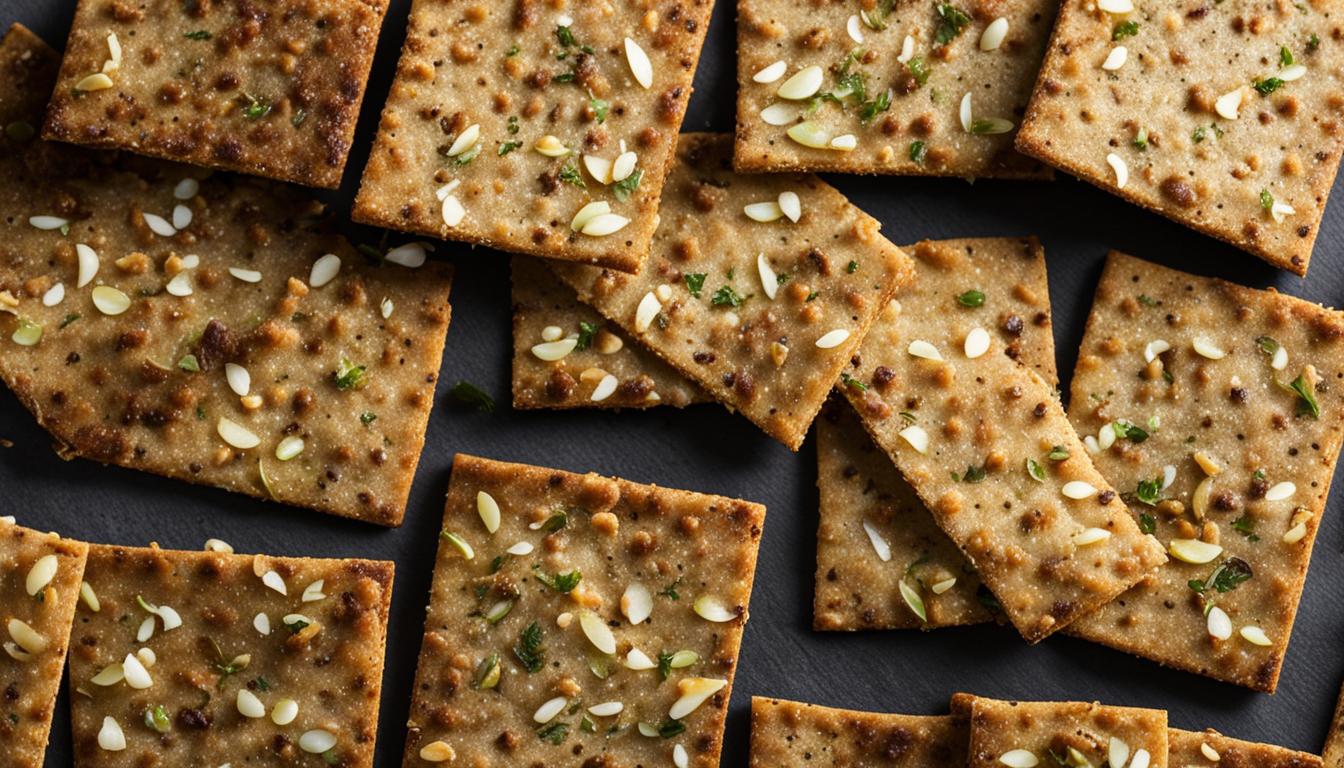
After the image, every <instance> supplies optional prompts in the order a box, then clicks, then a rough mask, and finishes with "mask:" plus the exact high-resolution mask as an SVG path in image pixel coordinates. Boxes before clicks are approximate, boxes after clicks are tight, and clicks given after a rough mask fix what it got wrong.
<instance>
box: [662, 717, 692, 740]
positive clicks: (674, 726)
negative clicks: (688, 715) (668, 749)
mask: <svg viewBox="0 0 1344 768" xmlns="http://www.w3.org/2000/svg"><path fill="white" fill-rule="evenodd" d="M685 731H686V724H685V723H683V722H681V721H680V720H672V719H670V718H669V719H667V720H664V721H663V722H661V723H659V724H658V735H659V736H662V737H663V738H664V739H670V738H673V737H674V736H680V735H681V734H682V733H684V732H685Z"/></svg>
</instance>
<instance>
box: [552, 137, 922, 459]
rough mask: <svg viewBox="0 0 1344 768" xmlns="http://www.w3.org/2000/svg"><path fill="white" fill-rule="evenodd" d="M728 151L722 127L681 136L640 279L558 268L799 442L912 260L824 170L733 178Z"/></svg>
mask: <svg viewBox="0 0 1344 768" xmlns="http://www.w3.org/2000/svg"><path fill="white" fill-rule="evenodd" d="M731 151H732V147H731V137H729V136H727V135H724V134H693V133H688V134H684V135H683V136H682V137H681V142H680V144H679V145H678V147H677V162H676V164H675V165H674V166H673V169H672V171H671V173H670V174H669V175H668V186H667V194H666V195H664V196H663V207H662V210H661V211H660V212H659V217H660V220H661V223H660V224H659V226H658V233H657V234H656V235H655V237H654V244H653V251H652V253H651V254H650V258H649V263H648V264H647V265H646V266H645V268H644V271H643V272H641V273H640V274H639V275H623V274H618V273H615V272H612V271H610V270H603V269H600V268H597V267H586V266H579V265H575V264H561V263H553V264H552V265H551V266H552V269H554V270H555V271H556V274H558V275H559V276H560V278H561V279H562V280H564V281H565V282H566V283H568V284H569V285H570V286H571V287H573V288H574V289H575V290H576V291H577V292H578V295H579V299H580V300H581V301H583V302H584V303H586V304H589V305H591V306H593V307H594V308H596V309H597V310H598V311H599V312H601V313H602V314H603V315H604V316H605V317H607V319H609V320H611V321H612V322H614V323H616V324H618V325H620V326H621V327H622V328H624V329H625V330H626V331H627V332H628V333H629V334H630V335H631V336H632V337H633V338H634V339H635V340H637V341H639V342H641V343H643V344H644V345H645V346H647V347H648V348H649V349H652V350H653V351H654V352H655V353H657V354H658V356H659V357H661V358H663V359H664V360H666V361H667V362H668V363H670V364H671V365H672V366H673V367H674V368H676V369H677V370H678V371H680V372H681V373H682V374H684V375H686V376H687V377H688V378H690V379H691V380H693V381H694V382H695V383H697V384H699V385H700V386H701V387H703V388H704V389H705V391H706V392H708V393H709V394H710V395H711V396H713V397H714V398H715V399H717V400H718V401H719V402H721V403H723V404H724V405H726V406H728V407H729V408H732V409H735V410H738V411H741V412H742V414H743V415H744V416H746V417H747V418H748V419H751V420H752V421H753V422H754V423H755V424H756V425H757V426H759V427H760V428H761V429H763V430H765V432H766V433H767V434H769V435H770V436H771V437H774V438H775V439H777V440H779V441H780V442H782V443H784V444H785V445H787V446H789V447H790V448H792V449H794V450H797V449H798V446H800V445H801V444H802V442H803V438H804V437H805V436H806V435H807V428H808V425H809V424H811V423H812V419H813V418H814V417H815V416H816V414H817V412H818V411H819V410H821V405H822V403H824V402H825V400H826V395H827V393H828V392H829V391H830V389H831V385H832V383H833V382H834V381H835V380H836V378H837V377H838V376H839V375H840V370H841V368H843V367H844V365H845V363H846V362H847V361H848V360H849V358H850V356H851V355H852V354H853V353H854V351H855V350H856V349H857V348H858V344H859V341H860V340H861V339H862V338H863V336H864V334H865V333H867V330H868V326H869V325H870V324H871V323H872V321H873V318H874V317H876V316H877V312H878V310H879V309H880V308H881V307H882V305H883V304H885V303H886V300H887V299H888V298H889V297H890V296H891V295H892V293H893V291H895V289H896V286H897V285H899V284H900V282H901V281H902V280H904V279H905V277H906V276H907V275H908V273H909V268H910V260H909V259H908V258H907V257H906V256H905V254H903V253H901V251H900V249H898V248H897V247H896V246H894V245H892V244H891V243H889V242H887V240H886V239H885V238H883V237H882V235H881V234H880V233H879V232H878V229H879V228H880V227H881V224H880V223H879V222H878V221H877V220H875V219H873V218H872V217H870V216H868V215H867V214H865V213H864V212H863V211H861V210H859V209H858V208H857V207H855V206H854V205H853V204H851V203H850V202H849V201H848V200H847V199H845V197H844V196H843V195H841V194H840V193H839V192H837V191H836V190H835V189H834V188H832V187H831V186H829V185H828V184H826V183H825V182H823V181H821V180H820V179H819V178H817V177H815V176H810V175H800V174H788V175H771V176H744V175H740V174H736V173H734V172H733V171H732V167H731V162H730V157H729V155H730V153H731ZM790 196H793V197H792V198H790ZM781 198H783V199H785V200H786V205H787V204H788V203H787V201H788V200H790V199H792V200H793V202H794V203H795V204H796V205H797V206H798V210H794V211H793V212H794V213H795V214H797V215H798V221H797V222H793V221H791V219H790V217H788V216H786V215H784V214H783V213H781V209H780V206H779V205H778V203H777V200H779V199H781ZM748 210H750V211H751V212H754V213H756V215H757V217H758V220H752V219H751V218H749V217H748ZM759 219H766V220H765V221H761V220H759ZM762 265H764V267H762ZM772 294H773V295H774V298H773V299H771V298H770V296H771V295H772Z"/></svg>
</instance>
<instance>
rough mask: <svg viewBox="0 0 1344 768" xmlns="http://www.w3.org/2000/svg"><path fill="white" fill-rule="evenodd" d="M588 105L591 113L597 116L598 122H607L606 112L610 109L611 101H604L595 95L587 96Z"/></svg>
mask: <svg viewBox="0 0 1344 768" xmlns="http://www.w3.org/2000/svg"><path fill="white" fill-rule="evenodd" d="M588 106H590V107H592V108H593V115H594V116H595V117H596V118H597V122H598V124H601V123H605V122H607V112H609V111H610V110H611V102H609V101H604V100H602V99H599V98H597V97H596V96H589V97H588Z"/></svg>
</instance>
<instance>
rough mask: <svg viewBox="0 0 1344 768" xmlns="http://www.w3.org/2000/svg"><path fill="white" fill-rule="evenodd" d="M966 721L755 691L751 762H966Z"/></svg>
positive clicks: (782, 767) (919, 766)
mask: <svg viewBox="0 0 1344 768" xmlns="http://www.w3.org/2000/svg"><path fill="white" fill-rule="evenodd" d="M966 743H967V727H966V722H965V721H964V720H958V719H956V718H953V717H950V716H941V717H937V716H934V717H928V716H920V715H888V714H878V713H875V712H855V711H851V710H845V709H832V708H830V707H821V706H817V705H816V704H802V703H799V702H794V701H783V700H780V699H767V698H762V697H760V696H754V697H752V699H751V766H752V768H790V767H791V766H799V767H800V768H801V766H856V765H883V766H893V768H948V766H962V765H965V764H966Z"/></svg>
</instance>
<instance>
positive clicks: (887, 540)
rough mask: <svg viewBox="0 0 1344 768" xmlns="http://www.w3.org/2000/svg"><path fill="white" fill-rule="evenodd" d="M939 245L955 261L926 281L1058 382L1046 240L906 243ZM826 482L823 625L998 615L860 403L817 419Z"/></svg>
mask: <svg viewBox="0 0 1344 768" xmlns="http://www.w3.org/2000/svg"><path fill="white" fill-rule="evenodd" d="M929 249H936V250H937V251H938V252H939V253H940V256H941V258H944V259H947V260H949V264H948V268H947V269H940V270H925V271H922V272H920V274H919V279H920V280H923V281H926V283H927V285H926V287H925V288H924V290H931V291H935V292H939V293H942V294H945V295H947V296H951V297H956V298H957V303H958V305H960V306H961V307H962V311H963V312H971V313H975V314H976V315H979V316H981V317H983V318H984V319H985V321H986V323H992V324H993V327H994V328H995V329H996V330H995V333H996V334H997V335H998V336H999V337H1000V340H1001V341H1002V343H1003V351H1004V353H1005V354H1008V355H1009V356H1010V357H1014V358H1015V359H1017V360H1018V361H1019V362H1021V363H1022V364H1023V365H1026V366H1028V367H1030V368H1032V369H1033V370H1035V371H1036V372H1037V373H1039V374H1040V375H1041V377H1042V378H1044V379H1045V380H1046V381H1049V382H1052V383H1053V382H1054V381H1055V380H1056V376H1055V342H1054V335H1053V334H1052V332H1051V324H1050V294H1049V288H1048V286H1047V284H1046V276H1045V252H1044V251H1043V250H1042V249H1041V246H1040V243H1038V242H1037V241H1036V240H1035V238H1022V239H1017V238H994V239H978V240H947V241H940V242H929V243H920V244H917V245H913V246H910V247H908V248H906V249H905V250H906V251H908V252H918V251H921V250H929ZM860 384H861V382H856V381H851V382H850V383H848V384H846V385H845V386H854V387H857V386H859V385H860ZM817 489H818V491H819V492H820V500H821V514H820V522H819V524H818V526H817V576H816V585H817V586H816V596H815V602H814V604H813V614H812V626H813V628H814V629H818V630H858V629H914V628H923V629H934V628H937V627H947V626H959V625H963V624H975V623H979V622H983V621H991V620H993V618H994V617H995V615H996V614H995V613H994V610H993V608H992V607H993V606H994V605H995V600H994V599H993V597H992V595H990V594H989V591H988V590H987V589H985V588H984V587H983V586H982V585H981V583H980V580H979V578H977V577H976V575H975V570H974V569H973V568H971V567H970V565H969V564H968V563H967V562H966V558H965V557H964V556H963V555H962V554H961V552H960V551H959V550H957V548H956V546H955V545H954V544H953V543H952V541H951V539H949V538H948V537H947V534H945V533H944V532H943V531H942V529H940V528H939V527H938V526H937V524H936V523H934V520H933V517H932V516H931V515H929V512H928V509H927V508H926V507H925V506H924V504H923V503H922V502H920V500H919V497H918V495H916V493H915V491H914V489H912V488H911V487H910V485H909V483H907V482H906V481H905V479H904V478H902V477H901V475H900V472H899V471H897V469H896V467H895V466H893V465H892V463H891V459H890V458H889V457H888V456H887V454H886V453H885V452H883V451H882V450H881V449H880V448H878V447H877V446H876V445H874V444H873V441H872V439H871V438H870V437H868V434H867V433H866V432H864V430H863V426H862V424H860V423H859V420H858V416H857V414H855V413H854V410H853V409H852V408H850V407H849V406H848V405H845V404H843V403H840V402H836V403H832V404H830V405H829V406H828V407H827V408H826V409H825V410H823V411H822V418H820V419H818V420H817ZM902 582H903V583H904V588H902ZM987 606H988V607H987ZM921 612H922V613H923V614H924V617H923V619H921V618H920V615H919V614H920V613H921Z"/></svg>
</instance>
